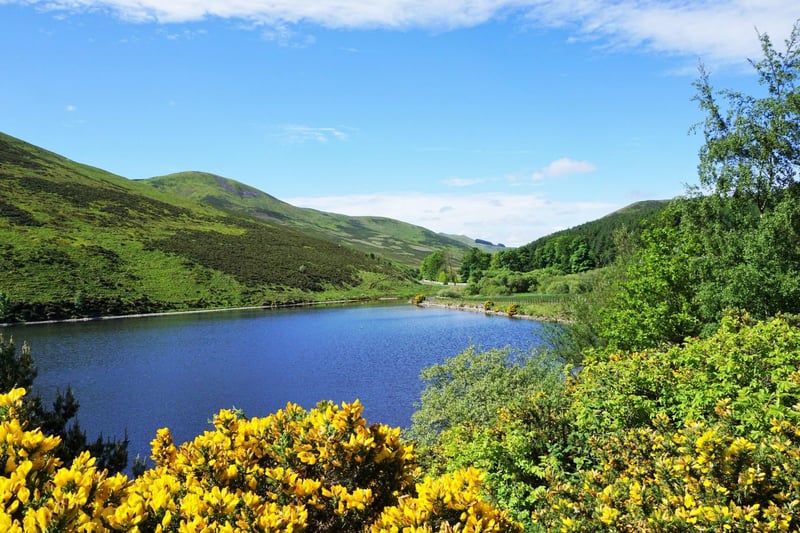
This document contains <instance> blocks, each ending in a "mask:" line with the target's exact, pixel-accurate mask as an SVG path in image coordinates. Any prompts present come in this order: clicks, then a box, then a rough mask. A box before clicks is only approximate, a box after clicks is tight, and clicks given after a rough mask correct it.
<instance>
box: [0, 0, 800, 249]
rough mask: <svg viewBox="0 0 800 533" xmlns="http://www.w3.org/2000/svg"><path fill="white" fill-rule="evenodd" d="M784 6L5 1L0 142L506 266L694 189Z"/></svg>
mask: <svg viewBox="0 0 800 533" xmlns="http://www.w3.org/2000/svg"><path fill="white" fill-rule="evenodd" d="M799 18H800V5H799V4H798V3H797V1H796V0H703V1H686V0H662V1H649V0H369V1H365V0H236V1H230V0H176V1H165V0H42V1H39V0H0V49H2V50H4V53H3V56H2V57H3V59H2V61H0V131H2V132H4V133H7V134H9V135H13V136H15V137H19V138H21V139H23V140H25V141H27V142H30V143H32V144H35V145H37V146H41V147H42V148H46V149H48V150H51V151H53V152H56V153H59V154H61V155H63V156H65V157H68V158H70V159H72V160H75V161H78V162H81V163H85V164H89V165H93V166H96V167H99V168H102V169H104V170H108V171H110V172H114V173H116V174H119V175H121V176H124V177H126V178H130V179H143V178H149V177H153V176H159V175H164V174H169V173H173V172H180V171H186V170H199V171H204V172H211V173H214V174H218V175H221V176H224V177H227V178H232V179H235V180H237V181H240V182H242V183H245V184H247V185H250V186H253V187H256V188H257V189H260V190H262V191H264V192H266V193H268V194H271V195H272V196H275V197H277V198H279V199H281V200H284V201H286V202H289V203H291V204H293V205H296V206H300V207H312V208H315V209H320V210H323V211H329V212H336V213H343V214H347V215H373V216H387V217H391V218H395V219H398V220H402V221H405V222H410V223H413V224H418V225H421V226H424V227H426V228H429V229H431V230H434V231H437V232H443V233H449V234H457V235H467V236H470V237H472V238H480V239H484V240H488V241H491V242H494V243H503V244H505V245H507V246H519V245H522V244H525V243H528V242H531V241H533V240H535V239H537V238H539V237H541V236H544V235H547V234H549V233H552V232H554V231H558V230H560V229H565V228H568V227H572V226H575V225H578V224H581V223H583V222H587V221H590V220H594V219H597V218H600V217H601V216H604V215H606V214H608V213H610V212H613V211H615V210H616V209H619V208H622V207H624V206H626V205H628V204H630V203H632V202H635V201H639V200H648V199H665V198H672V197H674V196H677V195H681V194H683V193H684V192H685V191H686V186H687V185H691V184H694V183H696V181H697V180H696V175H697V152H698V149H699V147H700V146H701V145H702V142H703V138H702V135H701V134H692V133H690V129H691V127H692V125H693V124H696V123H698V122H700V121H701V120H702V119H703V115H702V113H701V111H700V109H699V108H698V106H697V103H696V102H694V101H693V100H692V97H693V95H694V88H693V85H692V83H693V82H694V81H695V80H696V78H697V73H698V70H697V69H698V65H699V64H700V63H702V64H703V65H705V68H706V69H707V70H708V71H709V73H710V76H711V83H712V85H713V86H714V87H716V88H730V89H736V90H742V91H744V92H748V93H756V92H757V91H758V89H759V87H758V83H757V79H756V76H755V75H754V73H753V69H752V68H751V67H750V66H749V64H748V62H747V59H748V58H751V59H758V58H759V57H760V44H759V40H758V33H759V32H761V33H766V34H768V35H769V36H770V37H771V38H772V41H773V42H774V43H775V44H776V47H777V48H778V49H781V47H782V43H783V41H784V40H785V39H786V38H787V37H788V36H789V33H790V31H791V28H792V25H793V23H794V22H795V21H796V20H797V19H799Z"/></svg>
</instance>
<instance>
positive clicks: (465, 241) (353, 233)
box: [145, 172, 502, 268]
mask: <svg viewBox="0 0 800 533" xmlns="http://www.w3.org/2000/svg"><path fill="white" fill-rule="evenodd" d="M145 183H148V184H149V185H151V186H153V187H155V188H157V189H159V190H162V191H168V192H170V193H174V194H177V195H181V196H184V197H186V198H191V199H194V200H198V201H200V202H203V203H205V204H207V205H211V206H216V207H219V208H223V209H227V210H231V211H234V212H238V213H244V214H247V215H248V216H252V217H255V218H257V219H259V220H264V221H269V222H272V223H275V224H280V225H284V226H287V227H291V228H294V229H297V230H300V231H302V232H304V233H307V234H309V235H314V236H315V237H319V238H322V239H327V240H332V241H334V242H337V243H343V244H347V245H349V246H351V247H353V248H355V249H356V250H359V251H362V252H364V253H368V254H376V255H381V256H382V257H385V258H386V259H389V260H391V261H394V262H397V263H400V264H401V265H405V266H407V267H409V268H417V267H419V265H420V263H421V262H422V260H423V259H424V258H425V257H426V256H428V255H429V254H431V253H432V252H434V251H437V250H443V249H447V250H449V251H450V252H451V253H452V254H453V255H454V257H457V258H458V257H461V256H462V255H463V254H464V253H466V252H467V251H468V250H469V249H470V248H472V247H479V248H481V249H483V250H486V251H496V250H499V249H502V248H499V247H494V246H487V245H484V244H480V243H476V241H475V240H473V239H469V238H468V237H455V236H450V235H444V234H441V233H435V232H433V231H430V230H428V229H426V228H423V227H420V226H415V225H413V224H408V223H406V222H400V221H399V220H393V219H390V218H385V217H351V216H346V215H339V214H334V213H326V212H323V211H317V210H315V209H307V208H301V207H295V206H293V205H290V204H288V203H286V202H282V201H281V200H278V199H277V198H274V197H273V196H270V195H269V194H266V193H264V192H262V191H259V190H258V189H255V188H253V187H250V186H248V185H244V184H242V183H239V182H237V181H234V180H232V179H229V178H224V177H221V176H216V175H214V174H208V173H204V172H181V173H177V174H170V175H167V176H159V177H155V178H151V179H149V180H146V181H145Z"/></svg>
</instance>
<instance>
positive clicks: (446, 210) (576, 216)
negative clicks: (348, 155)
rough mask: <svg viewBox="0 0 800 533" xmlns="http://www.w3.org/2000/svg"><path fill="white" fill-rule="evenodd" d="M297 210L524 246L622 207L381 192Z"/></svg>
mask: <svg viewBox="0 0 800 533" xmlns="http://www.w3.org/2000/svg"><path fill="white" fill-rule="evenodd" d="M285 201H287V202H289V203H290V204H292V205H296V206H299V207H310V208H313V209H318V210H321V211H327V212H332V213H341V214H344V215H350V216H375V215H380V216H385V217H389V218H394V219H396V220H402V221H404V222H409V223H411V224H416V225H419V226H423V227H425V228H428V229H431V230H433V231H436V232H441V233H448V234H453V235H467V236H469V237H472V238H477V239H486V240H489V241H491V242H494V243H498V242H499V243H503V244H505V245H506V246H520V245H523V244H526V243H528V242H531V241H533V240H535V239H537V238H539V237H542V236H544V235H548V234H550V233H552V232H554V231H557V230H559V229H563V228H568V227H572V226H576V225H578V224H582V223H583V222H587V221H589V220H595V219H597V218H600V217H602V216H604V215H606V214H608V213H610V212H612V211H614V210H615V209H619V208H620V207H622V206H621V205H616V204H609V203H601V202H579V201H576V202H553V201H550V200H548V199H546V198H545V197H544V196H542V195H539V194H507V193H487V194H446V193H444V194H426V193H414V192H410V193H377V194H356V195H342V196H319V197H302V198H287V199H285Z"/></svg>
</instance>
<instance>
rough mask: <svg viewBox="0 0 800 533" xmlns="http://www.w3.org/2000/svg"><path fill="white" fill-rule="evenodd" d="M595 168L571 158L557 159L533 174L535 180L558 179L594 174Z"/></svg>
mask: <svg viewBox="0 0 800 533" xmlns="http://www.w3.org/2000/svg"><path fill="white" fill-rule="evenodd" d="M594 171H595V166H594V165H593V164H591V163H589V162H588V161H575V160H574V159H570V158H569V157H562V158H561V159H556V160H555V161H553V162H552V163H550V164H549V165H547V166H546V167H544V168H543V169H541V170H537V171H536V172H534V173H533V176H532V177H533V179H534V180H537V181H538V180H543V179H546V178H557V177H559V176H568V175H570V174H586V173H587V172H594Z"/></svg>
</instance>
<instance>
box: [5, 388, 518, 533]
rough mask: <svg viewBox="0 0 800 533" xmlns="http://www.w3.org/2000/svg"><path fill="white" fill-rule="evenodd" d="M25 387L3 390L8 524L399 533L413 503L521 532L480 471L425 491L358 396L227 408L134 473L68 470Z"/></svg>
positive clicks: (88, 463) (453, 518)
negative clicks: (264, 412)
mask: <svg viewBox="0 0 800 533" xmlns="http://www.w3.org/2000/svg"><path fill="white" fill-rule="evenodd" d="M24 394H25V391H24V390H23V389H15V390H13V391H11V392H9V393H7V394H3V395H0V460H2V463H0V464H2V465H4V473H3V476H0V530H2V531H8V532H22V531H25V532H37V531H41V532H45V531H47V532H72V531H87V532H90V531H133V532H167V531H175V532H177V531H182V532H183V531H187V532H188V531H231V532H234V531H272V532H290V531H303V530H308V531H315V532H316V531H337V532H339V531H341V532H348V531H365V530H367V529H368V528H369V527H370V526H371V525H372V526H373V530H374V531H384V530H386V531H399V529H398V527H402V524H405V523H406V522H407V519H406V518H402V517H403V516H406V514H407V513H406V511H405V509H406V508H408V506H409V505H412V506H413V508H414V509H417V510H418V511H419V512H418V514H417V515H415V516H417V517H418V518H419V520H420V521H419V527H420V528H421V529H417V530H418V531H426V529H425V528H424V527H423V526H422V524H423V523H424V524H438V525H439V526H440V527H452V528H454V529H462V530H463V531H477V530H480V531H506V530H514V529H515V527H516V526H514V524H513V523H511V522H510V521H508V520H507V519H506V518H505V515H504V514H503V513H500V512H499V511H497V510H496V509H494V508H493V507H491V506H490V505H489V504H487V503H486V502H485V501H483V499H482V498H481V496H480V494H479V490H478V489H479V486H480V479H481V476H480V474H479V473H478V472H476V471H471V470H470V471H465V472H457V473H456V474H454V475H453V476H450V477H446V478H443V479H441V480H426V481H424V482H422V483H420V484H418V485H416V486H415V484H414V481H415V477H416V475H417V473H418V467H417V465H416V458H415V454H414V451H413V448H412V446H411V445H410V444H407V443H404V442H403V441H401V439H400V434H399V430H398V429H392V428H389V427H387V426H383V425H372V426H367V424H366V422H365V420H364V419H363V418H362V416H361V413H362V409H363V408H362V406H361V404H360V403H359V402H358V401H356V402H354V403H351V404H342V405H341V406H340V407H339V406H336V405H334V404H332V403H320V404H319V405H318V406H317V407H316V408H314V409H311V410H309V411H306V410H303V409H302V408H300V407H299V406H297V405H293V404H289V405H287V406H286V408H285V409H282V410H279V411H278V412H276V413H274V414H272V415H269V416H267V417H264V418H252V419H245V418H243V417H241V416H240V415H239V414H238V413H236V412H234V411H230V410H223V411H220V413H219V414H217V415H216V417H215V418H214V429H213V430H211V431H207V432H205V433H203V434H202V435H200V436H198V437H196V438H195V439H194V440H193V441H191V442H188V443H185V444H183V445H181V446H175V444H174V443H173V441H172V437H171V435H170V433H169V430H167V429H162V430H159V431H158V434H157V436H156V438H155V439H154V440H153V443H152V446H153V453H152V458H153V460H154V461H155V466H154V467H153V468H152V469H150V470H147V471H146V472H145V473H144V474H143V475H142V476H141V477H139V478H137V479H135V480H128V478H127V477H125V476H123V475H116V476H113V477H108V476H107V473H106V471H98V469H97V468H96V466H95V460H94V459H93V458H92V457H91V456H90V455H89V454H88V453H84V454H82V455H81V456H79V457H78V458H77V459H76V460H75V461H74V462H73V464H72V465H71V466H70V468H63V467H62V466H61V463H60V461H59V460H58V459H57V458H55V456H54V455H53V453H52V452H53V450H54V449H55V447H56V446H57V445H58V442H59V439H58V438H57V437H50V436H46V435H44V434H43V433H42V432H41V431H40V430H38V429H32V430H29V429H28V428H26V427H24V423H23V422H20V418H19V414H20V409H21V406H22V398H23V396H24ZM398 509H399V513H400V514H399V515H398V514H397V512H398V511H397V510H398ZM415 523H416V522H415ZM428 530H429V529H428Z"/></svg>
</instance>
